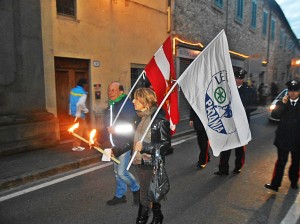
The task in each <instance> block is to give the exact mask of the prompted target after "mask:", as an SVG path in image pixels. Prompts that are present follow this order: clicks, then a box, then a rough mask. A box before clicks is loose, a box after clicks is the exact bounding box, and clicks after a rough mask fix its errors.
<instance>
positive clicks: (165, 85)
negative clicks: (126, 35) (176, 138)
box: [145, 36, 179, 132]
mask: <svg viewBox="0 0 300 224" xmlns="http://www.w3.org/2000/svg"><path fill="white" fill-rule="evenodd" d="M145 72H146V76H147V78H148V80H149V81H150V83H151V85H152V87H153V90H154V91H155V93H156V96H157V101H158V104H160V103H161V102H162V101H163V99H164V97H165V96H166V94H167V93H168V91H169V90H170V88H171V87H172V85H173V84H174V83H175V82H176V74H175V68H174V62H173V55H172V40H171V36H169V37H168V38H167V40H166V41H165V42H164V43H163V45H162V46H161V47H160V48H159V49H158V51H157V52H156V53H155V54H154V56H153V58H152V59H151V60H150V62H149V63H148V65H147V66H146V68H145ZM163 108H164V110H165V111H166V112H167V113H166V118H167V119H168V120H170V124H171V130H172V131H173V132H174V131H175V128H176V124H178V122H179V111H178V88H177V86H176V87H175V88H174V90H173V91H172V93H171V94H170V96H169V98H168V99H167V100H166V102H165V104H164V105H163Z"/></svg>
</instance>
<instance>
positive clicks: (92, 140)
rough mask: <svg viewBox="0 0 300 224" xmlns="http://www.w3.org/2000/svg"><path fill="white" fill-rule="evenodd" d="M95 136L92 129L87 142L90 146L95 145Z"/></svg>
mask: <svg viewBox="0 0 300 224" xmlns="http://www.w3.org/2000/svg"><path fill="white" fill-rule="evenodd" d="M95 135H96V129H93V130H92V131H91V133H90V141H89V144H90V145H93V144H94V143H95V141H94V137H95Z"/></svg>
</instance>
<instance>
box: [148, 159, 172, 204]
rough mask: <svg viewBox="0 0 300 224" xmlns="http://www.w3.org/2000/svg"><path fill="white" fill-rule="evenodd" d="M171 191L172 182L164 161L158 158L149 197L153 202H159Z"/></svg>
mask: <svg viewBox="0 0 300 224" xmlns="http://www.w3.org/2000/svg"><path fill="white" fill-rule="evenodd" d="M169 191H170V182H169V178H168V174H167V171H166V169H165V166H164V163H163V161H162V159H161V158H157V162H156V165H155V166H154V168H153V175H152V177H151V181H150V185H149V188H148V199H149V201H151V202H159V201H161V200H162V199H166V195H167V193H168V192H169Z"/></svg>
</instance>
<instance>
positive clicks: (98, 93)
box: [94, 83, 101, 100]
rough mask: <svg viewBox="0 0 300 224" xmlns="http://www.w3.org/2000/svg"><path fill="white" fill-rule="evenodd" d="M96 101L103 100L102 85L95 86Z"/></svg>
mask: <svg viewBox="0 0 300 224" xmlns="http://www.w3.org/2000/svg"><path fill="white" fill-rule="evenodd" d="M94 92H95V100H100V99H101V84H100V83H98V84H94Z"/></svg>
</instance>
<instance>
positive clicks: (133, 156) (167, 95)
mask: <svg viewBox="0 0 300 224" xmlns="http://www.w3.org/2000/svg"><path fill="white" fill-rule="evenodd" d="M223 32H225V31H224V29H222V30H221V31H220V33H219V34H218V35H217V36H215V38H214V39H213V40H212V41H211V42H210V43H209V44H208V45H207V46H206V47H205V48H204V50H203V51H202V53H203V52H205V51H206V49H207V48H208V47H209V46H210V45H211V44H212V43H213V42H214V40H215V39H217V38H218V37H219V36H220V35H221V34H222V33H223ZM202 53H200V54H199V55H198V56H197V57H196V58H198V57H199V56H200V55H201V54H202ZM196 58H195V59H194V60H193V62H192V63H191V64H190V65H189V66H188V67H187V69H186V70H185V71H184V72H183V73H182V74H181V76H180V77H179V78H178V79H177V80H176V82H175V83H174V84H173V85H172V87H171V88H170V90H169V92H168V93H167V94H166V96H165V98H164V99H163V100H162V102H161V104H160V105H159V107H158V108H157V110H156V112H155V114H154V115H153V117H152V119H151V121H150V123H149V125H148V127H147V129H146V131H145V132H144V135H143V136H142V138H141V140H140V141H141V142H142V141H143V140H144V138H145V137H146V134H147V132H148V130H149V129H150V127H151V125H152V123H153V121H154V119H155V117H156V115H157V114H158V112H159V110H160V109H161V108H162V106H163V104H164V103H165V101H166V100H167V98H168V97H169V95H170V94H171V92H172V91H173V90H174V88H175V86H176V85H178V83H179V81H181V79H183V78H184V76H186V74H187V73H186V71H187V70H188V68H189V67H190V66H192V64H194V63H195V61H196ZM136 154H137V151H136V150H135V151H134V153H133V155H132V157H131V160H130V162H129V164H128V166H127V168H126V170H129V168H130V166H131V164H132V162H133V160H134V158H135V156H136Z"/></svg>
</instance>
